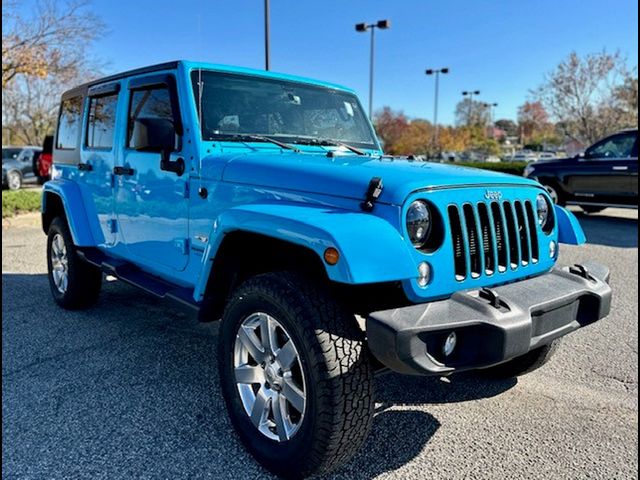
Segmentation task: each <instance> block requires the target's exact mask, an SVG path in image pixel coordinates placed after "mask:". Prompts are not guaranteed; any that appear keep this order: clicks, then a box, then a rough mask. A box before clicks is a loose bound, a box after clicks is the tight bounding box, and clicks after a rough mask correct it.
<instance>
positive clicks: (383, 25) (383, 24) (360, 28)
mask: <svg viewBox="0 0 640 480" xmlns="http://www.w3.org/2000/svg"><path fill="white" fill-rule="evenodd" d="M390 26H391V22H389V20H378V21H377V22H376V23H370V24H368V23H358V24H357V25H356V32H366V31H367V30H371V50H370V52H369V118H370V119H372V120H373V60H374V44H375V34H374V32H375V30H376V28H379V29H381V30H386V29H387V28H389V27H390Z"/></svg>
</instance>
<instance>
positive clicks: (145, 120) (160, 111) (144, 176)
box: [115, 74, 189, 271]
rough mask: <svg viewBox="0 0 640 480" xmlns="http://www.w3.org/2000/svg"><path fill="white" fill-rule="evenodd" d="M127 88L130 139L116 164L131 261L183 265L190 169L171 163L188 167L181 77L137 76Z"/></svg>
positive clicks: (118, 202) (118, 206)
mask: <svg viewBox="0 0 640 480" xmlns="http://www.w3.org/2000/svg"><path fill="white" fill-rule="evenodd" d="M127 93H128V102H127V103H128V104H127V128H126V138H125V141H124V149H123V153H122V158H121V162H120V163H119V164H118V165H117V166H116V195H115V207H116V212H117V217H118V225H119V229H120V235H121V237H122V240H123V242H124V244H125V247H126V250H127V251H128V254H127V256H128V257H130V259H131V260H133V261H135V262H137V263H139V264H143V265H147V266H149V267H151V268H157V267H165V268H169V269H171V270H176V271H179V270H183V269H184V268H185V267H186V265H187V262H188V258H189V257H188V248H189V246H188V233H189V232H188V225H189V222H188V213H189V211H188V205H189V201H188V179H187V177H188V174H186V173H184V172H182V173H181V172H177V171H175V170H172V169H170V168H167V165H168V164H171V165H174V166H175V165H177V164H178V163H179V162H182V165H183V166H184V160H183V158H182V156H181V150H182V141H181V133H182V120H181V117H180V105H179V102H178V96H177V89H176V80H175V76H174V75H173V74H154V75H148V76H144V77H137V78H134V79H131V80H130V81H129V85H128V92H127ZM163 160H164V161H163Z"/></svg>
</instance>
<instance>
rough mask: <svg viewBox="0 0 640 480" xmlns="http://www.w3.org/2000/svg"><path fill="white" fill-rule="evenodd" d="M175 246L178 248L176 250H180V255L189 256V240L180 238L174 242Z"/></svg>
mask: <svg viewBox="0 0 640 480" xmlns="http://www.w3.org/2000/svg"><path fill="white" fill-rule="evenodd" d="M175 245H176V247H177V248H178V250H180V253H182V255H188V254H189V239H188V238H180V239H178V240H176V241H175Z"/></svg>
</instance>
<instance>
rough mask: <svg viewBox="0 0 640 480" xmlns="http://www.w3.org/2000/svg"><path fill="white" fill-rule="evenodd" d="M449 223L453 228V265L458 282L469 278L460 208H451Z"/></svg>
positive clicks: (452, 206)
mask: <svg viewBox="0 0 640 480" xmlns="http://www.w3.org/2000/svg"><path fill="white" fill-rule="evenodd" d="M449 222H450V226H451V240H452V241H453V265H454V271H455V275H456V280H460V281H461V280H464V279H465V278H467V247H466V242H465V239H464V236H463V233H462V221H461V219H460V212H459V211H458V207H456V206H455V205H451V206H450V207H449Z"/></svg>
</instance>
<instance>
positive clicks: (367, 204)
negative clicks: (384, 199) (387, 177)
mask: <svg viewBox="0 0 640 480" xmlns="http://www.w3.org/2000/svg"><path fill="white" fill-rule="evenodd" d="M382 189H383V186H382V178H380V177H373V178H372V179H371V180H370V181H369V188H368V189H367V196H366V198H365V200H364V202H362V203H361V204H360V208H361V209H362V210H364V211H365V212H370V211H372V210H373V207H374V206H375V204H376V200H378V198H379V197H380V195H381V194H382Z"/></svg>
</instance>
